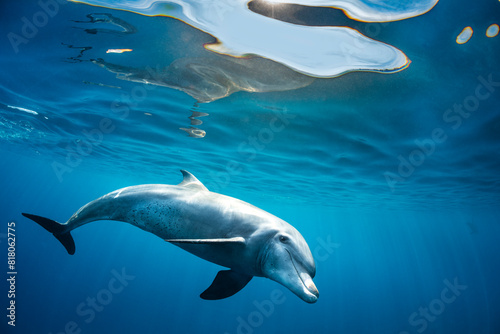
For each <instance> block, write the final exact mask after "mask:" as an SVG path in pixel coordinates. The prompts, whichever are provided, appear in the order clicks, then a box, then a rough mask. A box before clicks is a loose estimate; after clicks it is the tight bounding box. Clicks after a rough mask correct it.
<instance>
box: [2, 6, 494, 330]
mask: <svg viewBox="0 0 500 334" xmlns="http://www.w3.org/2000/svg"><path fill="white" fill-rule="evenodd" d="M85 2H87V3H74V2H66V1H62V0H57V1H56V0H46V1H44V0H41V1H34V0H21V1H17V2H7V1H2V2H1V3H0V22H1V23H0V27H1V32H2V33H1V35H2V38H1V39H0V143H1V147H0V153H1V155H0V156H1V159H0V175H1V176H2V184H1V185H2V187H1V189H0V203H1V205H0V207H1V213H2V214H1V221H0V259H1V261H2V262H3V265H2V268H3V269H2V270H3V272H2V277H3V279H2V284H1V285H0V287H1V289H2V291H1V294H2V307H1V309H2V310H3V311H2V312H3V313H4V314H2V317H1V319H2V321H1V332H2V333H23V334H31V333H53V334H56V333H57V334H59V333H67V334H78V333H148V334H149V333H239V334H242V333H244V334H252V333H266V334H267V333H280V334H281V333H342V334H344V333H346V334H347V333H357V334H362V333H370V334H414V333H426V334H439V333H444V334H447V333H453V334H498V333H500V284H499V282H500V280H499V277H500V255H499V254H500V242H499V240H500V60H499V59H500V36H494V37H488V35H487V32H488V34H489V35H490V36H492V35H495V34H494V33H495V29H497V30H498V24H500V2H499V1H496V0H480V1H476V2H470V1H465V0H458V1H451V0H440V1H439V2H437V4H435V6H434V3H435V1H434V3H432V1H421V2H420V3H422V4H426V6H427V7H426V8H427V9H425V10H421V12H420V13H418V14H415V15H413V14H412V15H409V14H406V12H404V13H403V10H402V9H401V10H400V8H402V7H405V6H407V7H409V4H413V3H419V2H418V1H404V2H403V1H401V2H398V1H372V2H368V1H352V3H353V4H355V5H356V4H359V3H365V4H369V5H370V4H372V7H370V10H367V11H365V12H363V13H365V14H366V15H368V16H369V19H367V18H366V17H365V19H361V18H359V17H357V16H356V15H358V14H359V13H358V12H355V13H354V14H353V13H350V14H349V15H346V14H345V12H343V11H341V10H340V9H335V8H328V7H319V6H327V5H328V3H329V1H326V0H325V1H313V2H312V3H311V6H309V7H306V6H303V5H304V4H305V3H304V2H302V1H290V2H291V3H293V4H289V5H286V4H281V1H275V3H266V2H264V1H259V2H255V1H254V2H251V3H250V4H249V5H247V4H246V3H244V2H242V1H234V2H231V1H219V2H218V1H213V2H209V1H206V2H203V1H180V0H179V1H173V2H167V3H163V4H158V3H155V2H151V1H132V2H126V4H127V5H130V6H132V5H137V7H141V9H136V10H132V9H131V8H124V7H123V6H125V5H124V4H122V2H120V1H85ZM334 2H335V3H336V1H331V3H332V4H333V3H334ZM384 3H386V4H388V7H389V8H391V10H392V12H391V13H389V14H387V13H386V14H383V15H382V14H377V13H380V11H381V10H382V9H380V8H379V6H380V4H384ZM430 3H432V4H430ZM105 4H108V5H107V6H106V7H108V8H106V7H102V6H103V5H105ZM200 4H202V5H200ZM233 4H234V8H237V9H234V12H232V10H233V9H232V7H233ZM237 5H239V7H238V6H237ZM120 6H122V7H120ZM190 6H192V7H190ZM197 6H198V7H197ZM315 6H318V7H315ZM332 6H334V5H332ZM356 6H357V5H356ZM207 8H210V10H208V9H207ZM188 9H189V10H188ZM397 13H402V14H401V15H406V16H411V17H408V18H401V17H397V20H396V21H390V22H386V21H387V20H385V19H390V18H391V17H395V16H393V15H396V14H397ZM359 15H361V14H359ZM384 15H385V16H384ZM391 15H392V16H391ZM368 16H367V17H368ZM228 18H230V19H228ZM253 20H255V21H253ZM370 20H371V21H370ZM366 21H370V22H366ZM223 23H224V24H226V23H227V24H226V25H224V24H223ZM240 23H241V25H239V24H240ZM231 24H232V25H231ZM495 24H496V25H497V26H496V28H495V26H494V25H495ZM233 27H234V29H233ZM328 27H337V28H335V29H330V28H328ZM466 27H470V28H469V29H470V30H469V29H465V28H466ZM349 28H352V29H349ZM287 29H288V30H287ZM464 29H465V30H464ZM287 31H290V33H287ZM355 31H358V32H359V34H358V33H357V32H355ZM462 31H464V32H463V33H462ZM470 31H472V35H471V36H470ZM302 33H304V35H302ZM323 33H324V34H325V35H318V34H323ZM328 34H332V35H328ZM318 36H319V37H318ZM327 37H328V38H327ZM469 37H470V39H469ZM300 38H304V40H302V39H300ZM315 38H316V39H315ZM308 41H309V42H311V43H310V45H309V44H307V46H304V45H305V44H304V43H307V42H308ZM464 41H465V42H464ZM261 42H262V43H261ZM281 43H283V44H281ZM335 52H340V56H339V54H335ZM384 52H385V53H384ZM382 54H383V55H382ZM381 55H382V56H381ZM379 56H380V57H379ZM384 57H385V58H384ZM342 61H344V62H343V63H342ZM181 169H185V170H188V171H189V172H191V173H193V174H194V175H195V176H196V177H197V178H198V179H199V180H200V181H201V182H202V183H203V184H204V185H205V186H206V187H207V188H208V189H209V190H211V191H214V192H218V193H221V194H225V195H228V196H232V197H235V198H238V199H241V200H244V201H246V202H249V203H252V204H253V205H255V206H257V207H259V208H262V209H264V210H266V211H268V212H270V213H272V214H274V215H276V216H278V217H280V218H282V219H284V220H285V221H287V222H289V223H290V224H291V225H293V226H294V227H295V228H297V230H299V231H300V232H301V234H302V235H303V236H304V238H305V239H306V241H307V242H308V244H309V247H310V249H311V251H312V254H313V256H314V257H315V261H316V267H317V273H316V277H315V278H314V282H315V284H316V286H317V288H318V290H319V292H320V297H319V299H318V301H317V302H316V303H315V304H307V303H305V302H304V301H302V300H300V299H299V298H297V296H295V295H294V294H293V293H292V292H290V291H289V290H288V289H286V288H285V287H284V286H281V285H279V284H278V283H276V282H274V281H271V280H269V279H265V278H254V279H253V280H252V281H251V282H250V283H249V284H248V286H246V287H245V288H244V289H243V290H242V291H240V292H239V293H237V294H236V295H234V296H232V297H230V298H227V299H223V300H219V301H206V300H202V299H200V298H199V294H200V293H201V292H203V291H204V290H205V289H206V288H207V287H208V286H209V285H210V284H211V282H212V280H213V279H214V277H215V275H216V274H217V272H218V271H219V270H221V269H223V268H222V267H220V266H218V265H215V264H212V263H209V262H207V261H204V260H201V259H199V258H197V257H195V256H193V255H191V254H189V253H187V252H185V251H183V250H181V249H179V248H177V247H175V246H173V245H171V244H169V243H166V242H165V241H163V240H162V239H160V238H158V237H156V236H154V235H153V234H149V233H146V232H144V231H142V230H140V229H137V228H135V227H133V226H131V225H129V224H124V223H120V222H112V221H99V222H96V223H92V224H89V225H86V226H84V227H82V228H79V229H77V230H75V231H74V232H73V233H72V234H73V236H74V239H75V242H76V247H77V251H76V254H75V255H73V256H70V255H68V254H67V253H66V251H65V250H64V249H63V247H61V245H60V244H59V242H58V241H57V240H56V239H55V238H54V237H53V236H51V235H50V233H48V232H46V231H45V230H44V229H43V228H41V227H40V226H38V225H37V224H35V223H34V222H32V221H30V220H28V219H27V218H25V217H23V216H22V215H21V213H22V212H28V213H32V214H36V215H41V216H44V217H48V218H50V219H54V220H57V221H59V222H65V221H66V220H67V219H68V218H69V217H70V216H71V215H72V214H73V213H74V212H76V211H77V210H78V209H79V208H80V207H81V206H83V205H84V204H86V203H88V202H90V201H92V200H94V199H96V198H98V197H100V196H102V195H104V194H106V193H108V192H111V191H113V190H116V189H119V188H122V187H126V186H131V185H138V184H149V183H162V184H178V183H179V182H181V181H182V175H181V173H180V172H179V170H181ZM12 222H13V223H14V224H12ZM9 226H13V227H14V230H10V231H9V230H8V227H9ZM9 232H10V233H13V234H14V235H15V268H14V269H15V272H16V274H15V275H14V276H15V284H14V287H13V285H12V282H13V280H10V281H8V280H7V279H9V278H11V277H12V275H11V274H8V273H9V272H12V271H13V270H11V269H9V267H8V263H9V260H11V259H10V258H9V257H11V255H13V254H10V253H9V249H8V246H9V241H10V239H9V238H8V237H11V236H12V235H8V233H9ZM11 263H12V262H11ZM117 282H119V283H117ZM113 284H114V285H113ZM13 288H14V295H15V296H12V295H11V293H12V289H13ZM13 300H14V301H15V322H14V323H11V324H9V322H11V321H12V317H11V318H9V317H8V315H9V314H12V312H11V311H10V310H7V308H9V307H10V305H11V303H12V301H13ZM12 324H15V326H13V325H12Z"/></svg>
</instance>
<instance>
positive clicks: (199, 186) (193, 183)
mask: <svg viewBox="0 0 500 334" xmlns="http://www.w3.org/2000/svg"><path fill="white" fill-rule="evenodd" d="M181 173H182V176H183V177H184V179H183V180H182V182H181V183H179V184H178V186H182V187H188V188H191V189H195V190H202V191H208V189H207V187H205V186H204V185H203V183H201V182H200V181H199V180H198V179H197V178H196V177H195V176H194V175H193V174H191V173H190V172H188V171H187V170H183V169H181Z"/></svg>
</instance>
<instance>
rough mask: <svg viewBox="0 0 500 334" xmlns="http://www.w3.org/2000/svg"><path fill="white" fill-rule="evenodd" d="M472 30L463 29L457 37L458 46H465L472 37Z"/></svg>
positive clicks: (469, 28)
mask: <svg viewBox="0 0 500 334" xmlns="http://www.w3.org/2000/svg"><path fill="white" fill-rule="evenodd" d="M472 33H473V31H472V28H471V27H465V28H464V29H463V30H462V32H461V33H460V34H458V36H457V43H458V44H465V43H467V42H468V41H469V39H470V38H471V37H472Z"/></svg>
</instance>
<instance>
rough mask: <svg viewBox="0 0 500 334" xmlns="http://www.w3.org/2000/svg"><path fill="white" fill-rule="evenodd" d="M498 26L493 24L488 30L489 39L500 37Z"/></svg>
mask: <svg viewBox="0 0 500 334" xmlns="http://www.w3.org/2000/svg"><path fill="white" fill-rule="evenodd" d="M498 30H499V27H498V24H492V25H490V26H489V27H488V29H486V36H488V37H495V36H497V35H498Z"/></svg>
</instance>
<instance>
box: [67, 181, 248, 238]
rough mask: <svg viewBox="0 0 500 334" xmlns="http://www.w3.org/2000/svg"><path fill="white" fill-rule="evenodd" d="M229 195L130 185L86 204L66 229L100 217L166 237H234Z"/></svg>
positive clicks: (182, 188)
mask: <svg viewBox="0 0 500 334" xmlns="http://www.w3.org/2000/svg"><path fill="white" fill-rule="evenodd" d="M228 198H229V197H227V196H224V195H220V194H216V193H212V192H209V191H193V190H192V189H190V188H186V187H182V186H171V185H163V184H150V185H140V186H132V187H127V188H123V189H119V190H116V191H113V192H111V193H109V194H107V195H104V196H102V197H100V198H98V199H96V200H94V201H92V202H90V203H88V204H86V205H85V206H83V207H82V208H81V209H80V210H78V211H77V212H76V213H75V214H74V215H73V216H72V217H71V218H70V219H69V220H68V221H67V222H66V224H65V225H66V226H67V227H66V231H68V232H69V231H71V230H73V229H75V228H77V227H79V226H82V225H84V224H87V223H90V222H93V221H97V220H116V221H122V222H127V223H129V224H132V225H134V226H137V227H139V228H141V229H143V230H145V231H148V232H151V233H154V234H155V235H157V236H159V237H161V238H163V239H185V238H190V239H193V238H200V239H202V238H221V237H232V236H233V235H230V232H231V230H232V228H231V225H233V224H232V223H231V222H232V220H233V219H232V218H233V217H230V216H229V217H228V215H227V211H230V210H229V206H230V204H231V201H229V202H228ZM229 199H230V198H229ZM238 202H240V201H238ZM220 220H225V221H220ZM214 225H215V226H214ZM235 236H236V235H235Z"/></svg>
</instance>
